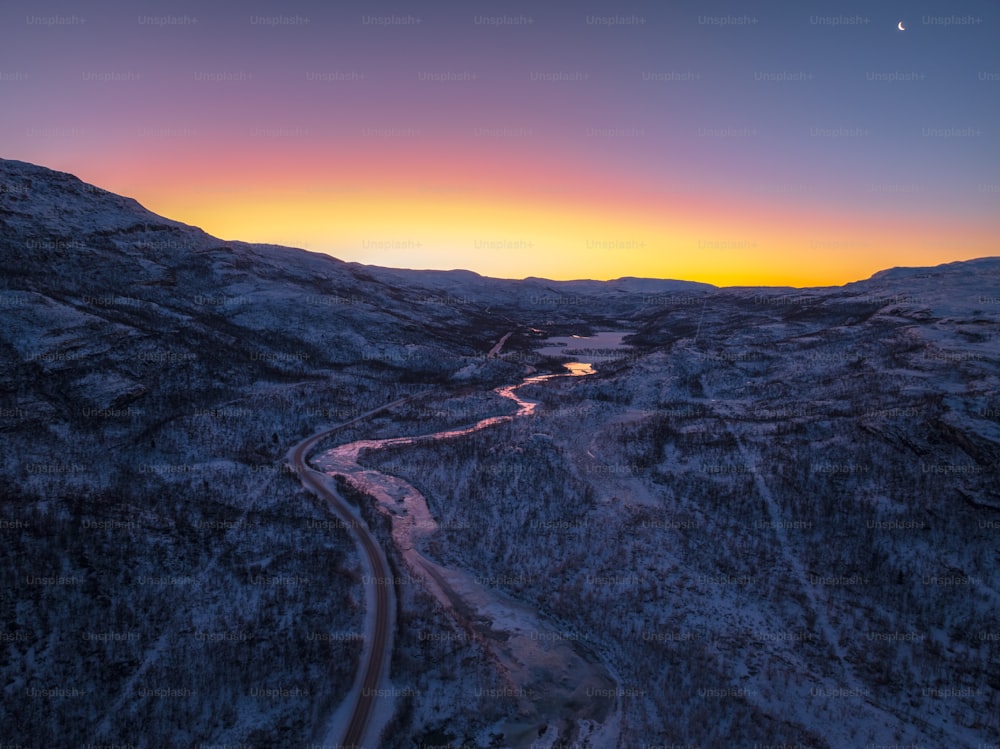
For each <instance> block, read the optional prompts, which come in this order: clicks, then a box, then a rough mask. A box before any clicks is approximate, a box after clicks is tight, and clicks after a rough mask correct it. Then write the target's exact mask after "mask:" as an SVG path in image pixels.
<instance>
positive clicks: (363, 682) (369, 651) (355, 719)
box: [288, 396, 416, 749]
mask: <svg viewBox="0 0 1000 749" xmlns="http://www.w3.org/2000/svg"><path fill="white" fill-rule="evenodd" d="M414 397H416V396H407V397H405V398H399V399H398V400H394V401H392V402H391V403H386V404H385V405H382V406H379V407H378V408H374V409H372V410H371V411H366V412H365V413H363V414H361V415H360V416H356V417H355V418H353V419H351V420H350V421H345V422H343V423H342V424H338V425H337V426H335V427H332V428H330V429H326V430H324V431H322V432H318V433H317V434H314V435H312V436H311V437H308V438H306V439H304V440H303V441H302V442H300V443H299V444H297V445H296V446H295V447H293V448H292V449H291V451H289V453H288V456H289V460H290V462H291V465H292V468H293V469H294V471H295V472H296V473H297V474H298V476H299V478H300V479H301V480H302V484H303V485H304V486H305V487H306V489H308V490H309V491H311V492H312V493H313V494H315V495H316V496H317V497H319V498H320V499H322V500H323V501H324V503H325V504H326V506H327V508H328V509H329V510H330V512H332V513H333V514H334V516H335V517H337V519H338V520H340V521H341V522H342V523H343V524H344V527H345V528H346V529H347V530H348V532H349V533H350V534H351V535H352V536H353V537H354V542H355V544H356V545H357V547H358V551H359V552H360V553H361V555H362V557H363V559H365V560H366V562H367V566H368V567H369V569H370V570H371V577H372V582H373V583H374V584H373V585H367V586H365V590H366V596H371V593H372V592H373V593H374V596H373V597H370V598H369V600H368V601H367V605H366V607H365V609H366V617H367V618H368V622H367V626H366V631H367V632H368V633H371V637H370V638H368V639H367V640H366V642H365V647H364V648H363V649H362V653H361V662H360V663H359V665H358V674H357V677H356V678H355V682H354V686H353V687H352V689H351V692H350V695H349V697H348V699H351V700H353V702H354V704H353V706H350V707H349V710H350V718H349V719H348V720H347V725H346V728H341V726H339V725H333V726H330V727H329V729H328V730H329V734H330V735H327V736H324V737H322V738H323V745H324V746H337V747H344V748H345V749H347V748H348V747H364V746H367V745H368V744H366V735H365V734H366V732H367V730H368V726H369V723H370V721H371V717H372V713H373V711H374V708H375V703H376V702H377V700H378V698H379V695H380V693H381V692H380V686H379V685H380V683H381V681H382V677H383V670H384V668H385V667H386V666H387V665H388V660H387V659H388V657H389V655H390V654H391V652H392V635H393V625H394V620H395V611H396V591H395V588H394V587H393V579H392V573H391V572H390V569H389V564H388V561H387V560H386V557H385V554H384V553H383V551H382V548H381V547H380V546H379V545H378V542H377V541H376V540H375V538H374V536H372V533H371V531H370V530H368V527H367V526H366V525H365V524H364V523H363V522H362V521H360V520H359V519H358V518H357V517H355V515H354V513H353V512H352V511H351V509H350V506H349V505H348V503H347V501H346V500H345V499H344V498H343V497H342V496H341V495H340V493H339V492H338V491H337V490H336V489H335V488H334V487H333V486H332V484H331V483H330V479H329V478H328V477H327V476H325V475H323V474H322V473H320V472H319V471H316V470H314V469H312V468H310V467H309V465H308V463H307V462H306V457H307V456H308V455H309V451H310V450H312V449H313V448H314V447H315V446H316V445H317V443H319V442H320V441H321V440H323V439H326V438H327V437H328V436H330V435H331V434H333V433H334V432H336V431H338V430H340V429H344V428H345V427H349V426H351V425H353V424H356V423H358V422H359V421H364V420H365V419H368V418H370V417H372V416H374V415H376V414H378V413H381V412H382V411H385V410H387V409H390V408H393V407H394V406H398V405H400V404H402V403H405V402H406V401H408V400H411V399H412V398H414ZM339 733H343V735H342V736H338V735H335V734H339Z"/></svg>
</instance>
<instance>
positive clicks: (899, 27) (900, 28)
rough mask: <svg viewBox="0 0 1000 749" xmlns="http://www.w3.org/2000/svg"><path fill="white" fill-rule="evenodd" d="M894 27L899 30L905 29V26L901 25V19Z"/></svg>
mask: <svg viewBox="0 0 1000 749" xmlns="http://www.w3.org/2000/svg"><path fill="white" fill-rule="evenodd" d="M896 28H898V29H899V30H900V31H906V27H905V26H904V25H903V22H902V21H900V22H899V23H897V24H896Z"/></svg>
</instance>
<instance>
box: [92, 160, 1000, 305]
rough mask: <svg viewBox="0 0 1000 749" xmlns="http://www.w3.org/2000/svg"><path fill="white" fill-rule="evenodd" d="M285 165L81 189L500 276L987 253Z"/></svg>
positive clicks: (841, 266)
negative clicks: (104, 190)
mask: <svg viewBox="0 0 1000 749" xmlns="http://www.w3.org/2000/svg"><path fill="white" fill-rule="evenodd" d="M291 155H292V156H295V158H293V159H292V161H293V162H294V163H292V164H287V163H282V162H281V160H280V159H275V158H273V155H272V157H271V158H269V159H266V160H265V159H262V160H258V161H252V160H251V161H248V160H247V159H242V160H241V159H238V158H237V154H235V153H228V152H226V151H224V150H223V151H222V152H220V153H218V154H214V155H213V156H211V157H210V158H209V159H208V160H207V163H206V167H205V169H204V172H203V173H202V174H200V175H198V178H193V176H192V175H191V173H190V170H188V169H185V168H183V167H182V166H178V165H174V164H171V161H170V158H169V154H165V153H163V152H161V153H159V154H158V155H157V156H156V157H155V159H153V163H150V162H149V161H148V160H147V161H146V162H145V163H143V162H140V161H136V162H133V163H131V164H129V165H128V166H124V165H120V164H119V165H108V166H106V167H105V168H104V171H105V175H104V176H105V177H106V179H105V180H104V181H103V182H102V180H101V176H102V175H97V176H96V177H95V176H94V175H91V174H87V175H81V177H83V178H84V179H86V180H87V181H91V182H95V183H96V184H98V185H100V186H102V187H105V188H107V189H111V190H113V191H115V192H120V193H123V194H126V195H130V196H132V197H135V198H136V199H137V200H139V202H140V203H142V204H143V205H145V206H146V207H147V208H149V209H150V210H152V211H154V212H156V213H159V214H161V215H163V216H166V217H167V218H171V219H174V220H178V221H183V222H185V223H188V224H192V225H195V226H198V227H200V228H202V229H204V230H205V231H207V232H208V233H210V234H212V235H214V236H217V237H220V238H222V239H226V240H241V241H247V242H259V243H266V244H278V245H286V246H292V247H302V248H305V249H308V250H313V251H317V252H324V253H327V254H330V255H332V256H334V257H337V258H340V259H342V260H347V261H355V262H361V263H366V264H371V265H382V266H388V267H399V268H414V269H431V268H433V269H443V270H448V269H455V268H463V269H468V270H473V271H475V272H477V273H480V274H482V275H486V276H494V277H500V278H524V277H526V276H539V277H545V278H551V279H553V280H569V279H576V278H592V279H595V280H608V279H612V278H619V277H621V276H640V277H651V278H672V279H678V280H686V281H699V282H704V283H711V284H715V285H717V286H734V285H735V286H797V287H803V286H830V285H841V284H844V283H848V282H851V281H857V280H861V279H864V278H867V277H868V276H870V275H871V274H872V273H875V272H876V271H879V270H883V269H885V268H889V267H893V266H899V265H909V266H912V265H937V264H939V263H943V262H949V261H952V260H965V259H971V258H974V257H981V256H984V255H991V254H996V240H995V238H994V237H995V231H994V230H992V228H991V227H988V226H975V225H960V224H959V223H958V222H957V221H954V222H952V224H951V225H948V224H943V223H942V221H941V220H940V219H937V220H934V221H932V220H931V218H932V217H928V218H927V220H921V221H914V220H913V219H904V217H902V216H900V217H897V218H893V217H892V216H888V217H887V216H884V215H883V216H879V217H876V216H874V215H872V216H867V217H866V216H864V215H863V214H859V213H857V212H855V213H853V214H851V216H850V219H849V220H846V219H845V216H844V215H843V214H842V213H838V212H836V211H834V210H832V209H826V210H818V209H816V208H815V207H814V206H802V207H799V208H798V209H794V210H793V207H792V206H790V205H789V204H787V203H786V204H783V205H776V204H774V203H768V202H767V201H766V199H765V198H762V197H760V196H757V197H756V199H754V198H753V196H750V197H748V196H745V195H739V194H733V195H720V194H708V193H696V192H692V191H689V190H683V189H679V190H678V191H677V192H666V191H664V192H659V193H657V192H653V191H651V190H650V189H648V187H647V186H643V185H637V184H636V183H635V182H634V181H632V180H628V179H624V178H622V177H621V176H620V175H619V177H618V179H617V180H616V179H613V177H612V176H611V175H606V176H605V177H604V178H603V180H601V181H597V180H595V179H593V178H592V176H591V177H590V178H588V175H586V174H584V173H582V172H580V171H579V170H576V171H574V170H573V169H572V168H570V167H566V165H564V164H560V163H554V162H552V160H549V161H550V162H552V163H549V162H547V163H545V164H535V165H534V167H535V168H534V171H533V172H532V173H533V174H535V175H549V174H558V175H561V178H560V179H559V180H558V181H556V180H552V179H549V180H544V179H541V178H540V177H536V178H535V179H534V180H532V179H529V178H528V177H527V176H525V175H524V174H522V171H521V170H522V169H523V166H524V165H523V163H522V164H516V163H506V162H504V161H503V159H500V158H499V157H498V158H489V159H482V158H480V159H479V163H478V164H477V168H475V169H470V168H468V166H469V165H468V164H466V163H464V162H462V161H461V159H460V158H459V157H458V155H456V154H452V158H451V159H449V160H446V161H440V162H439V163H437V166H436V168H434V169H430V167H429V166H428V165H429V164H430V163H432V162H433V159H431V158H430V157H427V156H423V155H421V156H413V157H411V158H410V159H409V161H408V162H407V164H406V167H407V168H406V169H400V168H399V165H398V164H396V165H393V163H391V160H390V159H382V158H375V159H371V160H369V161H365V160H364V159H362V158H360V157H355V158H348V159H345V160H344V161H343V162H338V164H339V167H340V168H337V169H333V168H332V167H331V168H330V169H329V170H327V169H316V168H312V169H307V168H306V167H305V162H304V159H305V155H304V154H297V153H294V154H291ZM299 157H301V158H302V159H303V161H300V159H299ZM553 164H554V165H553ZM314 166H315V165H314ZM494 167H495V168H494ZM564 167H565V170H564ZM425 169H426V171H424V170H425ZM296 170H300V174H301V177H298V178H297V177H296V176H295V171H296ZM423 175H429V176H423ZM111 179H113V181H110V180H111ZM609 196H610V197H609Z"/></svg>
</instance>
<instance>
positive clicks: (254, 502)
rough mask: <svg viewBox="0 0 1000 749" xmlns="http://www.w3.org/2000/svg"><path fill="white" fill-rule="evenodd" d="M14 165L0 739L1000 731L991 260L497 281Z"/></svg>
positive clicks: (7, 228)
mask: <svg viewBox="0 0 1000 749" xmlns="http://www.w3.org/2000/svg"><path fill="white" fill-rule="evenodd" d="M0 177H2V182H3V184H4V185H6V186H7V189H3V190H0V270H2V275H0V284H2V286H0V322H2V325H0V353H2V356H0V456H2V457H0V461H2V465H3V475H4V479H5V481H4V487H3V489H2V491H0V539H2V542H3V543H2V544H0V561H2V569H3V591H4V592H3V594H2V596H0V649H2V652H3V654H4V657H3V659H0V684H2V686H3V690H4V700H3V701H2V703H0V725H3V726H4V736H3V738H4V740H5V742H7V743H13V744H15V745H17V744H20V745H22V746H52V745H86V744H88V743H93V744H119V745H128V744H131V745H133V746H137V747H140V746H142V747H145V746H150V747H155V746H163V745H176V746H199V745H204V746H208V745H227V744H228V745H244V746H308V745H310V744H314V743H317V742H318V743H327V742H336V741H341V740H343V739H345V738H346V739H347V740H351V741H353V740H357V741H359V742H360V743H363V744H368V745H379V746H388V747H402V748H405V749H413V748H414V747H420V746H469V747H472V746H477V747H490V746H493V747H502V746H536V747H539V749H541V747H548V748H550V749H555V747H559V746H564V745H565V744H566V743H573V742H575V743H577V744H579V745H582V746H593V747H606V746H618V747H628V746H637V745H639V746H641V745H643V744H644V743H645V744H651V745H656V744H675V745H692V746H699V747H726V748H727V749H728V748H729V747H742V746H745V747H753V746H755V745H765V744H772V745H773V744H779V745H780V744H782V743H784V744H785V745H796V744H797V745H799V746H803V747H805V746H810V747H831V748H836V749H839V748H840V747H867V746H871V745H894V744H895V745H914V746H948V747H965V748H967V749H973V748H977V749H978V748H979V747H981V746H984V745H988V744H989V743H990V742H994V741H995V740H996V737H997V736H998V735H1000V723H998V720H1000V718H998V717H997V716H998V715H1000V711H998V710H997V709H996V708H997V705H998V702H997V700H998V690H1000V683H998V682H997V677H996V674H997V673H1000V649H998V644H1000V634H998V632H997V624H996V622H997V620H998V613H1000V608H998V604H1000V558H998V556H997V548H998V546H997V540H998V536H997V532H998V529H1000V517H998V513H1000V491H998V486H1000V480H998V479H1000V476H998V475H997V472H998V466H1000V419H998V416H997V415H998V414H1000V400H998V395H997V394H998V393H1000V335H998V333H1000V306H998V305H997V304H996V303H995V299H996V293H995V290H996V288H1000V260H998V259H997V258H981V259H978V260H970V261H967V262H961V263H952V264H948V265H942V266H938V267H934V268H894V269H888V270H886V271H883V272H881V273H877V274H875V275H874V276H872V277H871V278H869V279H866V280H863V281H858V282H856V283H852V284H847V285H845V286H841V287H829V288H813V289H779V288H750V287H747V288H741V287H730V288H716V287H713V286H708V285H706V284H692V283H686V282H681V281H672V280H654V279H634V278H623V279H617V280H614V281H607V282H595V281H547V280H545V279H524V280H521V281H511V280H502V279H489V278H484V277H481V276H478V275H476V274H472V273H468V272H463V271H452V272H440V271H406V270H397V269H387V268H377V267H372V266H362V265H358V264H355V263H343V262H341V261H339V260H336V259H334V258H331V257H326V256H321V255H317V254H314V253H309V252H305V251H303V250H295V249H290V248H281V247H274V246H269V245H252V244H247V243H241V242H228V241H223V240H219V239H217V238H214V237H211V236H210V235H208V234H206V233H204V232H202V231H200V230H199V229H196V228H195V227H190V226H186V225H183V224H179V223H177V222H172V221H169V220H168V219H164V218H162V217H159V216H156V215H154V214H152V213H150V212H149V211H147V210H146V209H144V208H142V207H141V206H139V205H138V204H137V203H135V202H134V201H131V200H129V199H127V198H123V197H120V196H117V195H113V194H111V193H107V192H104V191H102V190H100V189H98V188H95V187H91V186H89V185H85V184H84V183H82V182H80V181H79V180H76V178H74V177H72V176H70V175H65V174H60V173H58V172H51V171H49V170H46V169H43V168H41V167H36V166H33V165H29V164H24V163H23V162H14V161H7V160H0ZM361 526H363V527H364V528H366V529H367V530H366V531H365V533H364V534H361V535H358V534H357V531H358V528H359V527H361ZM364 539H367V541H366V540H364ZM383 555H384V558H383ZM373 583H374V584H373ZM379 591H381V592H379ZM379 596H381V598H380V597H379ZM380 610H381V611H386V612H387V614H386V616H385V617H382V616H379V615H377V612H378V611H380ZM379 620H381V622H382V623H381V626H380V627H379V628H378V629H379V632H378V633H374V632H373V630H374V629H376V627H375V625H374V622H377V621H379ZM379 643H381V646H379ZM380 656H384V657H380ZM366 694H367V697H368V700H367V704H368V707H366V708H362V709H361V712H366V713H368V714H366V715H365V716H363V719H362V718H359V719H358V722H356V723H353V726H354V727H353V728H350V727H348V724H350V723H351V720H352V719H351V715H353V714H354V713H355V712H356V711H355V707H354V706H355V705H358V704H361V702H362V701H361V700H358V699H355V697H356V696H358V695H360V696H361V697H365V695H366ZM343 731H351V733H350V734H349V735H348V734H344V733H342V732H343ZM376 734H379V737H378V738H377V739H376V738H374V737H375V735H376Z"/></svg>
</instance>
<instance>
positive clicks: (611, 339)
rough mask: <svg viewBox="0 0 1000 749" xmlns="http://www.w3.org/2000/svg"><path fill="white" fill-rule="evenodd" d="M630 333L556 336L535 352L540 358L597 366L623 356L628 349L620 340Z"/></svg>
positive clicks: (626, 331) (546, 340)
mask: <svg viewBox="0 0 1000 749" xmlns="http://www.w3.org/2000/svg"><path fill="white" fill-rule="evenodd" d="M631 332H632V331H630V330H602V331H598V332H596V333H594V335H592V336H576V335H572V336H556V337H554V338H546V339H545V340H544V341H542V343H541V346H540V347H539V348H537V349H535V350H536V351H537V352H538V353H539V354H541V355H542V356H555V357H560V358H562V357H570V358H572V359H573V360H574V361H576V362H580V363H583V364H598V363H600V362H602V361H609V360H611V359H618V358H621V357H622V356H624V355H625V354H626V352H627V351H628V350H629V348H630V347H629V346H627V345H626V344H624V343H622V340H623V339H624V338H625V336H627V335H629V334H630V333H631Z"/></svg>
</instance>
